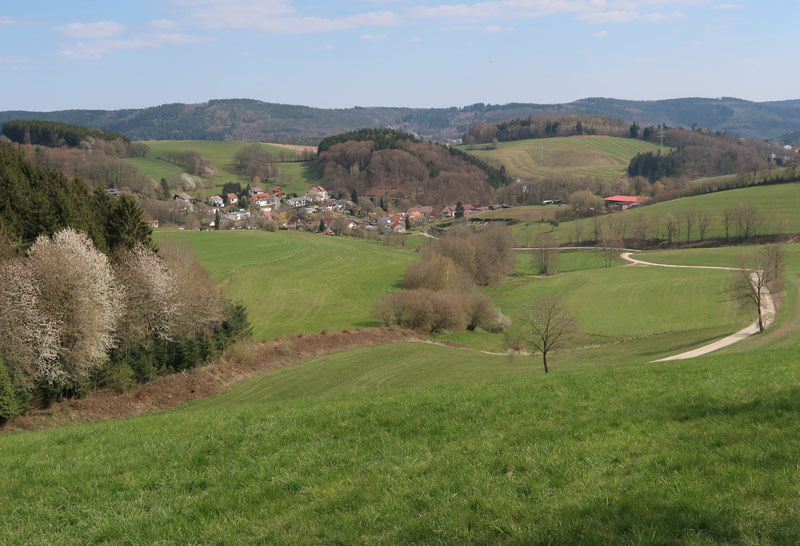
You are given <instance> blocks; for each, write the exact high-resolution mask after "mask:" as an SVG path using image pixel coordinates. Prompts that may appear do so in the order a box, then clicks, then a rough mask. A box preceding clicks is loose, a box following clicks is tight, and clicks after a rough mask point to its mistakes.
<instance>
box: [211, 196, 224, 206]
mask: <svg viewBox="0 0 800 546" xmlns="http://www.w3.org/2000/svg"><path fill="white" fill-rule="evenodd" d="M208 204H209V205H211V206H212V207H221V206H223V205H224V204H225V202H224V201H223V200H222V197H220V196H219V195H212V196H211V197H209V198H208Z"/></svg>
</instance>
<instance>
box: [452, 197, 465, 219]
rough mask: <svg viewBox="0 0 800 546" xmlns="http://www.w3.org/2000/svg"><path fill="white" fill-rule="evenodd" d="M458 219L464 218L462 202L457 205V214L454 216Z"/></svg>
mask: <svg viewBox="0 0 800 546" xmlns="http://www.w3.org/2000/svg"><path fill="white" fill-rule="evenodd" d="M454 216H455V217H456V218H463V217H464V205H462V204H461V201H459V202H458V203H456V212H455V215H454Z"/></svg>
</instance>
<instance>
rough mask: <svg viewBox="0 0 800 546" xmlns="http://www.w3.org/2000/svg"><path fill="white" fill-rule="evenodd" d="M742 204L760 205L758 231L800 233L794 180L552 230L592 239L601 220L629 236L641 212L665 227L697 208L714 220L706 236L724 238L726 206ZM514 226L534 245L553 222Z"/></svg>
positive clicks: (564, 238) (799, 196) (565, 238)
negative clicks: (669, 218)
mask: <svg viewBox="0 0 800 546" xmlns="http://www.w3.org/2000/svg"><path fill="white" fill-rule="evenodd" d="M740 203H745V204H753V205H755V206H756V207H757V208H758V210H759V213H760V216H761V220H762V221H761V226H760V228H759V230H758V233H759V234H768V233H781V232H782V233H786V232H791V233H796V232H800V215H798V214H797V210H798V209H800V183H791V184H777V185H773V186H755V187H751V188H742V189H738V190H729V191H721V192H716V193H707V194H704V195H696V196H693V197H686V198H683V199H676V200H674V201H666V202H664V203H657V204H655V205H650V206H646V207H641V208H638V209H634V210H628V211H622V212H615V213H611V214H607V215H604V216H602V217H599V218H588V219H583V220H573V221H568V222H562V223H561V224H560V225H559V226H558V227H557V228H555V230H553V231H552V233H553V236H554V237H555V238H556V239H557V240H558V241H559V242H561V243H565V244H566V243H570V242H575V241H576V240H587V239H590V238H592V235H591V234H592V233H593V231H594V229H593V226H594V224H595V223H596V222H601V223H607V224H608V225H610V226H612V228H613V229H615V230H617V231H618V232H624V233H625V236H626V237H631V236H632V233H633V226H634V224H635V223H636V221H637V218H638V217H639V215H645V216H649V217H650V218H651V219H652V220H653V224H654V227H655V224H656V223H658V225H660V226H662V227H663V224H664V218H665V217H666V215H667V214H673V215H675V216H680V214H681V212H682V211H685V210H687V209H697V210H707V211H709V214H710V218H711V223H710V226H709V230H708V233H706V238H721V237H723V238H724V236H725V229H724V223H723V212H724V210H725V209H729V208H735V207H736V206H737V205H739V204H740ZM512 229H513V230H514V231H515V233H516V240H517V242H518V243H519V244H523V245H524V244H529V245H532V244H534V241H535V239H536V235H537V234H538V233H539V232H541V231H551V227H550V226H549V225H547V224H543V223H541V222H538V221H535V220H534V221H529V222H526V223H521V224H516V225H514V226H513V227H512ZM659 231H662V230H659ZM729 235H730V236H732V237H735V235H736V230H735V227H732V228H731V232H730V234H729ZM678 239H680V240H683V241H685V240H686V231H685V226H684V225H683V224H681V232H680V234H679V237H678ZM691 240H692V241H697V240H699V234H698V232H697V227H696V226H695V227H694V229H693V232H692V237H691Z"/></svg>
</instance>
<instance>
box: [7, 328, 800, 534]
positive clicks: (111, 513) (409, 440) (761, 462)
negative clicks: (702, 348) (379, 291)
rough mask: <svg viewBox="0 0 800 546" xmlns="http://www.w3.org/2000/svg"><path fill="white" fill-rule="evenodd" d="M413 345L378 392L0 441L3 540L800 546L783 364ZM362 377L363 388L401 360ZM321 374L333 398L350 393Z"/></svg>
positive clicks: (378, 360)
mask: <svg viewBox="0 0 800 546" xmlns="http://www.w3.org/2000/svg"><path fill="white" fill-rule="evenodd" d="M417 345H419V344H417ZM421 347H422V348H423V349H426V350H430V351H431V352H432V354H434V355H435V356H434V357H432V358H431V359H430V362H431V363H432V365H434V366H435V363H436V362H439V361H443V362H444V363H445V364H443V365H441V366H439V367H438V368H437V367H434V368H433V369H431V373H430V376H429V375H428V374H427V373H426V372H427V368H425V367H424V366H420V367H417V368H414V367H413V366H411V367H410V368H409V371H410V373H409V374H406V377H405V380H404V381H399V380H396V381H395V384H394V385H393V388H391V389H382V388H378V389H377V390H375V389H374V387H375V386H378V387H380V385H381V383H380V382H373V383H374V384H373V386H369V385H366V384H365V385H362V387H363V388H355V389H353V394H348V393H347V389H342V388H338V389H334V390H333V391H331V390H328V391H326V392H319V393H317V394H314V393H309V394H307V395H305V396H300V397H298V396H296V395H297V394H298V392H299V391H301V390H302V388H303V387H302V386H303V385H304V384H309V385H312V386H313V385H314V384H315V383H314V382H315V381H316V382H317V384H318V383H319V374H320V372H321V368H322V366H323V364H322V363H317V364H315V363H313V362H312V363H308V364H306V365H300V366H299V367H298V368H296V369H295V373H296V374H297V376H296V377H295V378H294V379H293V380H291V381H289V380H286V381H283V383H282V385H281V384H279V385H278V386H277V389H275V388H273V387H272V386H271V385H269V382H270V379H271V378H272V377H273V374H267V375H265V376H263V377H262V378H260V379H259V380H258V381H261V382H262V383H263V384H264V388H265V389H266V390H259V389H256V388H253V389H252V390H251V392H250V394H247V393H246V392H243V389H244V387H246V385H245V384H243V385H241V386H240V387H237V388H235V389H232V390H231V391H230V393H227V394H223V396H222V397H220V398H219V399H217V400H208V401H205V402H200V403H196V404H190V405H187V406H185V407H184V408H182V409H179V410H176V411H170V412H166V413H162V414H158V415H149V416H143V417H138V418H133V419H128V420H124V421H116V422H106V423H101V424H95V425H86V426H76V427H71V428H65V429H59V430H50V431H40V432H30V433H13V434H8V435H4V436H0V461H2V462H3V467H4V470H5V472H4V473H2V474H1V475H0V496H2V497H3V498H6V499H13V500H12V501H11V502H4V503H0V518H2V520H3V537H2V541H4V542H7V543H21V542H25V543H61V544H73V543H74V544H77V543H81V544H84V543H119V542H125V543H153V542H160V543H165V542H177V543H197V542H203V543H237V542H259V541H260V542H267V543H292V544H312V543H320V542H322V543H346V544H399V543H403V544H409V543H432V542H433V543H444V544H465V543H469V544H487V543H506V544H533V543H537V544H538V543H553V544H567V543H569V544H575V543H580V544H609V543H614V544H722V543H726V544H730V543H736V544H795V543H798V542H799V541H800V527H798V525H797V521H798V518H800V503H798V501H797V498H798V486H797V484H798V483H800V469H799V467H798V465H797V454H798V453H800V437H798V435H797V434H795V430H796V422H797V416H798V412H800V402H798V401H800V396H798V385H800V368H798V367H797V366H796V361H797V356H798V354H797V351H796V350H781V351H769V352H766V353H747V354H743V355H737V356H725V357H706V358H703V359H697V360H694V361H690V362H669V363H661V364H653V365H647V366H642V365H638V366H621V367H612V368H606V369H604V368H600V369H597V368H595V369H592V370H586V371H581V372H570V373H556V374H550V375H548V376H545V375H544V374H542V373H541V372H538V373H537V372H535V371H534V368H533V367H530V369H529V371H528V373H522V371H521V370H517V371H515V373H513V374H512V375H511V376H509V375H508V374H507V373H506V371H507V370H508V369H510V367H511V365H510V364H507V363H504V361H503V360H502V359H499V360H498V359H494V360H492V359H491V358H487V357H486V356H485V355H473V356H470V357H465V356H464V351H459V350H457V349H446V348H440V347H429V346H421ZM450 352H454V353H453V354H452V355H451V354H444V353H450ZM398 359H399V360H400V362H398ZM477 359H481V361H483V362H479V361H477ZM355 360H356V361H357V362H358V363H359V364H358V365H359V366H366V367H367V368H366V369H363V370H362V371H361V372H360V377H361V378H364V377H367V378H368V375H369V372H370V371H371V372H372V373H373V374H375V375H376V376H377V375H381V374H383V375H384V376H386V377H393V375H394V373H395V372H393V371H392V370H402V369H404V367H405V365H406V364H408V363H409V358H408V357H407V356H406V355H404V354H402V353H401V354H394V355H393V354H390V353H384V352H381V351H376V354H375V357H374V358H372V359H368V358H356V359H355ZM329 364H330V365H332V366H334V367H335V369H334V370H332V371H330V372H329V376H328V377H329V381H330V383H331V385H332V384H333V382H334V378H335V376H336V375H337V373H341V374H345V376H344V377H345V378H346V380H347V381H352V380H354V379H355V380H357V378H358V374H356V376H353V374H352V370H349V371H348V370H347V369H346V365H347V359H346V358H338V359H337V360H336V361H331V362H329ZM445 365H446V366H447V367H449V368H450V369H449V370H446V369H445ZM493 366H496V367H497V372H496V374H495V376H494V377H493V378H491V379H487V380H480V379H481V378H480V377H472V378H470V379H469V380H466V379H465V380H463V381H460V382H457V383H449V384H446V385H442V384H432V383H437V382H438V381H437V380H436V376H437V375H441V374H443V373H447V374H448V375H450V376H452V377H456V376H457V375H458V372H459V368H461V369H464V370H475V369H478V368H482V369H483V370H484V371H483V372H482V376H483V377H488V376H490V373H491V370H492V367H493ZM520 366H524V365H520ZM288 371H289V370H284V372H288ZM274 375H275V376H277V374H274ZM343 382H344V381H343ZM366 382H367V383H369V381H366ZM237 389H238V390H237ZM323 391H324V389H323ZM237 393H238V395H240V396H239V398H238V399H237V398H236V396H235V395H236V394H237ZM226 396H227V397H228V398H226Z"/></svg>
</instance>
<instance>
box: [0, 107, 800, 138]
mask: <svg viewBox="0 0 800 546" xmlns="http://www.w3.org/2000/svg"><path fill="white" fill-rule="evenodd" d="M564 114H585V115H589V114H594V115H603V114H606V115H612V116H616V117H620V118H623V119H625V120H628V121H635V122H637V123H639V124H640V125H642V126H646V125H659V124H662V123H664V124H666V125H668V126H671V127H675V126H685V127H691V126H692V125H693V124H695V123H697V124H699V125H701V126H702V127H708V128H709V129H711V130H715V131H725V132H728V133H732V134H741V135H743V136H749V137H753V138H773V137H778V136H781V135H783V134H786V133H791V132H794V131H798V130H800V103H798V102H797V101H783V102H763V103H757V102H750V101H745V100H741V99H735V98H722V99H702V98H685V99H673V100H659V101H627V100H619V99H606V98H588V99H581V100H578V101H575V102H571V103H567V104H528V103H509V104H502V105H493V104H483V103H478V104H473V105H471V106H465V107H450V108H396V107H354V108H339V109H323V108H312V107H308V106H295V105H287V104H274V103H267V102H261V101H258V100H251V99H230V100H210V101H208V102H204V103H200V104H165V105H161V106H154V107H150V108H142V109H125V110H63V111H58V112H26V111H7V112H0V123H3V122H6V121H10V120H15V119H36V120H49V121H62V122H67V123H74V124H78V125H84V126H89V127H99V128H102V129H107V130H112V131H118V132H120V133H123V134H125V135H127V136H129V137H130V138H132V139H134V140H181V139H199V140H225V139H230V140H262V141H275V140H280V141H287V142H288V141H293V142H316V141H318V140H319V139H320V138H322V137H325V136H328V135H332V134H335V133H341V132H345V131H351V130H354V129H360V128H364V127H372V128H376V127H386V126H392V127H395V128H399V129H402V130H405V131H413V132H416V133H417V134H419V135H421V136H423V137H426V138H432V139H435V140H447V139H453V138H458V137H460V136H461V135H462V134H463V133H464V131H465V130H466V129H467V127H469V126H470V125H473V124H475V123H479V122H489V123H491V122H497V121H502V120H504V119H511V118H522V117H527V116H533V115H564Z"/></svg>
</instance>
